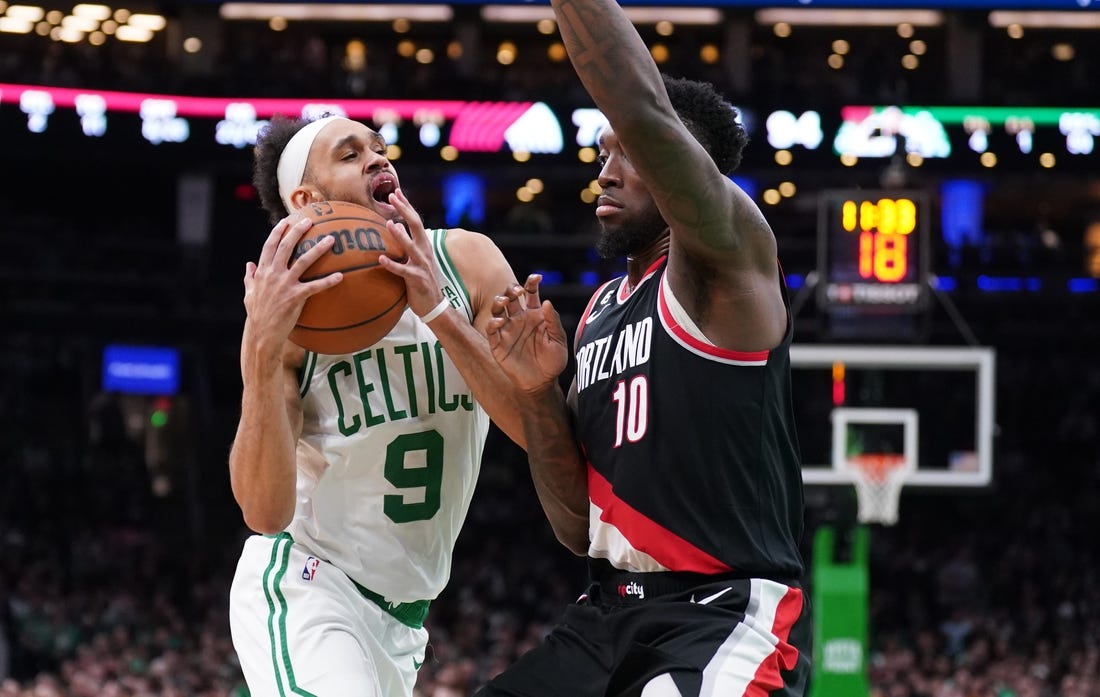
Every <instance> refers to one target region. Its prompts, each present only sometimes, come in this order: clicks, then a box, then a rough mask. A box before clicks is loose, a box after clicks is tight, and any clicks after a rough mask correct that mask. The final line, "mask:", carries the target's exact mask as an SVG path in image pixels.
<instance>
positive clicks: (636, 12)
mask: <svg viewBox="0 0 1100 697" xmlns="http://www.w3.org/2000/svg"><path fill="white" fill-rule="evenodd" d="M623 11H624V12H625V13H626V16H627V17H629V18H630V21H631V22H633V23H635V24H656V23H657V22H672V23H673V24H683V25H689V24H693V25H714V24H721V23H722V11H721V10H719V9H717V8H714V7H624V8H623ZM481 19H482V20H484V21H486V22H501V23H509V22H510V23H513V24H520V23H528V22H539V21H542V20H544V19H551V20H552V19H554V11H553V10H552V9H551V8H550V7H549V6H542V5H540V6H536V5H485V6H484V7H482V8H481Z"/></svg>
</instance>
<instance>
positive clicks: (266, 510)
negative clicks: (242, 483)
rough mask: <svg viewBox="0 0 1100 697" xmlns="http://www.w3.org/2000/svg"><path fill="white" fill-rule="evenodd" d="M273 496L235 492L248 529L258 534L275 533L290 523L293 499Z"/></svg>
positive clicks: (292, 514)
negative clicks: (286, 499)
mask: <svg viewBox="0 0 1100 697" xmlns="http://www.w3.org/2000/svg"><path fill="white" fill-rule="evenodd" d="M273 498H275V497H268V496H256V495H254V494H253V495H247V494H246V495H241V494H237V496H236V499H237V505H238V506H240V509H241V517H242V518H244V524H245V525H246V526H248V529H249V530H252V531H253V532H256V533H259V534H260V535H276V534H278V533H280V532H282V531H283V530H285V529H286V526H288V525H290V521H291V519H292V518H293V517H294V499H293V498H291V499H290V501H289V502H287V501H274V500H273Z"/></svg>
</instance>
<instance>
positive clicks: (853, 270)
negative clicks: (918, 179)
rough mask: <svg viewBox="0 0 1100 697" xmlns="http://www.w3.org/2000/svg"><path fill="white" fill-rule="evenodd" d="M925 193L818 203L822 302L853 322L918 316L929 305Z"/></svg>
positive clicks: (870, 193) (828, 195)
mask: <svg viewBox="0 0 1100 697" xmlns="http://www.w3.org/2000/svg"><path fill="white" fill-rule="evenodd" d="M928 218H929V211H928V203H927V196H926V195H925V193H924V192H923V191H911V190H910V191H894V190H890V191H874V190H843V191H841V190H827V191H823V192H821V197H820V199H819V203H818V277H819V284H818V293H819V296H818V302H819V304H820V305H821V306H822V307H824V308H825V309H826V310H827V311H829V312H841V313H842V314H846V315H849V316H860V315H870V316H880V317H881V316H885V315H897V314H910V313H917V312H919V311H921V310H923V309H924V308H925V307H926V305H927V302H928V284H927V274H928V268H927V259H928Z"/></svg>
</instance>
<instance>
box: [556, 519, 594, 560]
mask: <svg viewBox="0 0 1100 697" xmlns="http://www.w3.org/2000/svg"><path fill="white" fill-rule="evenodd" d="M554 536H555V537H557V538H558V542H560V543H561V544H562V545H563V546H564V547H565V548H566V549H568V550H569V551H570V552H572V553H573V554H575V555H577V556H578V557H583V556H586V555H587V554H588V520H587V519H583V520H576V519H575V520H572V521H570V523H569V524H568V525H556V526H554Z"/></svg>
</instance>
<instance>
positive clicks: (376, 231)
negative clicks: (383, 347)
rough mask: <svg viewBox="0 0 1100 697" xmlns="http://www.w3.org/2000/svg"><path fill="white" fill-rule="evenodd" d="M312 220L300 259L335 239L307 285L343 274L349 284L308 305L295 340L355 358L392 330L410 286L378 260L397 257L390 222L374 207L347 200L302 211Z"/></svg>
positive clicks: (293, 335)
mask: <svg viewBox="0 0 1100 697" xmlns="http://www.w3.org/2000/svg"><path fill="white" fill-rule="evenodd" d="M299 213H300V214H302V215H306V216H308V217H310V218H312V219H313V227H311V228H310V229H309V231H308V232H306V234H305V236H304V237H302V240H301V242H299V243H298V248H297V249H295V250H294V255H293V257H294V258H295V259H296V258H298V257H299V256H301V255H302V254H304V253H305V252H306V250H308V249H310V248H311V247H313V246H314V245H315V244H317V243H318V242H319V241H320V240H321V239H322V238H324V237H326V236H331V237H334V238H335V239H336V241H335V243H334V244H333V245H332V247H331V248H330V249H329V250H328V251H327V252H325V254H324V255H323V256H322V257H321V258H320V259H318V260H317V261H315V262H314V263H313V265H312V266H310V267H309V268H308V269H307V270H306V272H305V273H304V274H302V280H303V281H309V280H313V279H317V278H322V277H324V276H327V275H329V274H332V273H335V272H337V271H340V272H342V273H343V274H344V279H343V280H342V281H340V282H339V283H338V284H336V285H335V286H333V287H332V288H329V289H327V290H323V291H321V292H320V293H317V294H316V295H313V296H311V297H310V298H309V300H307V301H306V304H305V307H304V308H302V314H301V315H300V316H299V317H298V322H297V324H295V325H294V329H293V330H292V331H291V332H290V340H291V341H293V342H294V343H296V344H298V345H299V346H301V347H302V348H304V349H308V350H310V351H315V352H317V353H330V354H340V353H352V352H354V351H358V350H360V349H364V348H366V347H368V346H370V345H371V344H374V343H376V342H378V340H379V339H381V338H382V337H384V336H385V335H386V334H388V333H389V332H390V330H391V329H393V327H394V325H396V324H397V320H399V319H400V318H401V314H402V313H403V312H404V311H405V306H406V299H405V281H404V280H402V279H401V277H400V276H396V275H394V274H392V273H390V272H389V271H386V270H385V269H384V268H382V266H381V265H380V264H379V263H378V257H380V256H382V255H383V254H386V253H387V252H389V254H390V256H393V255H394V253H395V252H394V250H395V247H394V246H393V237H392V235H391V234H390V231H389V228H387V227H386V220H385V219H384V218H382V217H381V216H380V215H378V214H377V213H375V212H374V211H372V210H371V209H369V208H365V207H363V206H360V205H357V204H354V203H347V202H346V201H322V202H320V203H311V204H310V205H308V206H306V207H305V208H303V209H301V210H300V211H299Z"/></svg>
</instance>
